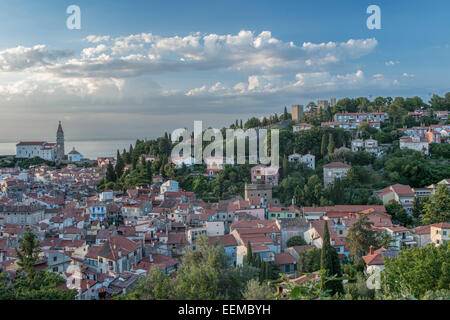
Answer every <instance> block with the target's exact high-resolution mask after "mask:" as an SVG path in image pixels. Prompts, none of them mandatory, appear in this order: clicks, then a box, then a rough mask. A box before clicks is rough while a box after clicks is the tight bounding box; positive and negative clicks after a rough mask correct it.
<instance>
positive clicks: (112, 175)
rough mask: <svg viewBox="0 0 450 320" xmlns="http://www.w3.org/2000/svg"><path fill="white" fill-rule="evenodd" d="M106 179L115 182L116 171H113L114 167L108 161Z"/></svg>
mask: <svg viewBox="0 0 450 320" xmlns="http://www.w3.org/2000/svg"><path fill="white" fill-rule="evenodd" d="M106 181H107V182H115V181H116V173H115V172H114V167H113V165H112V163H111V162H110V163H108V166H107V167H106Z"/></svg>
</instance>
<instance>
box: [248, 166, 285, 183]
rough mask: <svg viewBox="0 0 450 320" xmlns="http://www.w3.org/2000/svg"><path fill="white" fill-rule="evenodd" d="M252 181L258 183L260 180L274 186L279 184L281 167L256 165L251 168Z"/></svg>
mask: <svg viewBox="0 0 450 320" xmlns="http://www.w3.org/2000/svg"><path fill="white" fill-rule="evenodd" d="M251 176H252V183H258V182H260V181H262V182H264V183H268V184H272V185H274V186H277V185H278V180H279V178H280V174H279V167H277V166H273V167H266V166H263V165H257V166H254V167H253V168H252V169H251Z"/></svg>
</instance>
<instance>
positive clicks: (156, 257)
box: [136, 253, 180, 274]
mask: <svg viewBox="0 0 450 320" xmlns="http://www.w3.org/2000/svg"><path fill="white" fill-rule="evenodd" d="M179 265H180V260H178V259H175V258H172V257H170V256H166V255H164V254H158V253H151V254H150V255H149V256H148V257H144V258H143V259H142V260H141V261H140V262H139V264H138V265H137V266H136V269H137V270H139V269H142V270H145V271H147V273H148V272H149V271H150V269H151V268H152V267H158V268H160V269H161V271H162V272H163V273H164V274H170V273H172V272H174V271H176V270H178V266H179Z"/></svg>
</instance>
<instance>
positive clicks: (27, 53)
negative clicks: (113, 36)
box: [0, 45, 73, 72]
mask: <svg viewBox="0 0 450 320" xmlns="http://www.w3.org/2000/svg"><path fill="white" fill-rule="evenodd" d="M72 55H73V52H72V51H71V50H48V49H47V48H46V46H45V45H36V46H34V47H31V48H27V47H23V46H18V47H15V48H9V49H5V50H2V51H0V71H3V72H13V71H22V70H26V69H29V68H36V67H45V66H49V65H52V64H53V63H55V62H57V61H58V60H60V59H63V58H68V57H70V56H72Z"/></svg>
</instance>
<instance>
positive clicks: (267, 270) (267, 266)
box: [264, 261, 271, 280]
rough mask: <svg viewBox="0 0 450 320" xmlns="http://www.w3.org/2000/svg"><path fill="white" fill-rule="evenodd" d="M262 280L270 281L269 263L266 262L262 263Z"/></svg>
mask: <svg viewBox="0 0 450 320" xmlns="http://www.w3.org/2000/svg"><path fill="white" fill-rule="evenodd" d="M264 278H265V279H266V280H270V278H271V277H270V268H269V263H268V262H267V261H264Z"/></svg>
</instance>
